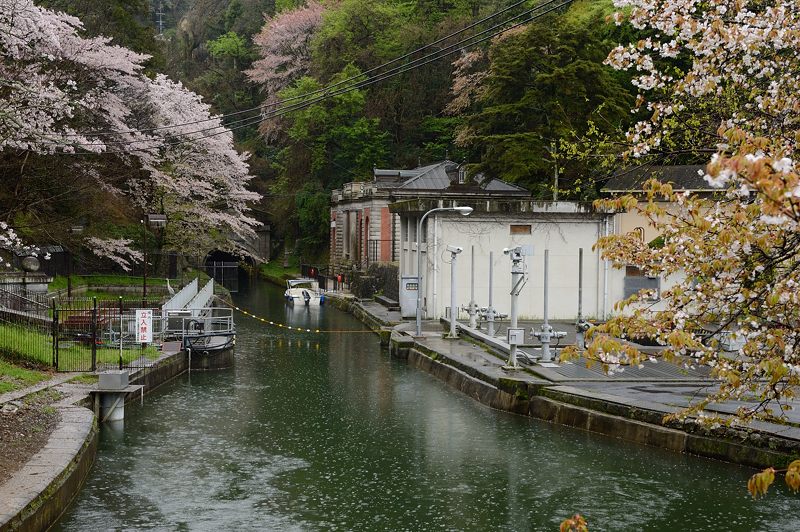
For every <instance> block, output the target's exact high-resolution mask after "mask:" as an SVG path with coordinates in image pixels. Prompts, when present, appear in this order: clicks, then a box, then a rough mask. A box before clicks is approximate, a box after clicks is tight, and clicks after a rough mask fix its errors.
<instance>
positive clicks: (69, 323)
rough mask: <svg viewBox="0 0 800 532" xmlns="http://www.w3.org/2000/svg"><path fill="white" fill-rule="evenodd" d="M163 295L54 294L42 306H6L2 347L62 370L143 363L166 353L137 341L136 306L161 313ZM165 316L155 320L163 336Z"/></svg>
mask: <svg viewBox="0 0 800 532" xmlns="http://www.w3.org/2000/svg"><path fill="white" fill-rule="evenodd" d="M159 305H160V300H159V299H146V300H142V298H141V297H135V298H122V297H120V298H116V299H108V300H103V299H100V300H98V299H97V298H53V299H52V300H51V305H50V306H49V307H46V308H45V309H42V308H37V309H36V310H37V311H36V312H29V311H22V310H16V309H12V308H2V309H0V351H2V352H3V353H4V354H6V355H8V356H11V357H15V358H22V359H29V360H32V361H34V362H37V363H39V364H43V365H48V366H52V367H53V368H55V369H56V370H57V371H95V370H98V369H111V368H120V369H121V368H124V367H128V368H134V367H143V366H145V365H147V364H148V363H149V362H151V361H153V360H155V359H156V358H158V356H159V355H160V352H159V350H158V347H157V346H156V345H154V344H152V343H151V344H141V343H137V342H136V334H135V333H136V317H135V309H151V310H153V311H154V314H156V313H158V315H160V308H159ZM160 323H161V321H160V320H158V319H154V320H153V334H154V335H155V336H156V337H157V336H158V334H159V333H160V332H161V331H159V324H160Z"/></svg>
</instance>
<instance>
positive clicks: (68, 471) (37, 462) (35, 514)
mask: <svg viewBox="0 0 800 532" xmlns="http://www.w3.org/2000/svg"><path fill="white" fill-rule="evenodd" d="M231 351H232V350H231ZM188 368H189V357H188V356H187V354H186V352H184V351H181V352H179V353H175V354H174V355H169V356H165V357H164V358H163V359H161V360H159V361H157V362H156V363H155V364H154V365H153V366H152V367H149V368H143V369H141V370H139V371H137V372H136V373H135V374H134V375H133V376H132V377H131V379H130V382H131V384H142V385H144V386H145V393H149V392H150V391H152V390H154V389H156V388H158V387H159V386H161V385H162V384H164V383H166V382H168V381H170V380H172V379H173V378H175V377H177V376H179V375H180V374H182V373H184V372H185V371H186V370H187V369H188ZM137 397H138V394H129V395H128V398H127V400H128V401H133V400H136V398H137ZM58 408H59V410H60V413H61V420H60V421H59V424H58V426H57V427H56V429H55V430H54V431H53V433H52V434H51V435H50V438H49V439H48V443H47V445H46V446H45V447H44V448H43V449H42V450H41V451H40V452H39V453H38V454H37V455H35V456H34V457H33V458H32V459H31V460H30V461H29V462H28V463H27V464H25V466H23V468H22V469H21V470H20V471H18V472H17V473H16V474H15V475H14V477H12V478H11V479H10V480H9V481H8V482H6V483H4V484H2V485H0V532H7V531H12V530H13V531H25V532H27V531H41V530H47V529H48V528H50V527H51V526H52V525H53V524H54V523H55V522H56V521H57V520H58V518H59V517H60V516H61V514H62V513H63V512H64V510H66V509H67V507H68V506H69V504H70V503H71V502H72V499H73V498H74V497H75V495H76V494H77V493H78V492H79V491H80V488H81V486H82V485H83V482H84V481H85V479H86V477H87V475H88V474H89V471H90V469H91V467H92V464H93V463H94V458H95V455H96V453H97V435H98V427H97V416H96V413H97V411H98V408H99V405H97V404H95V405H92V401H91V399H90V397H89V396H84V397H82V398H80V399H78V400H76V402H75V404H74V405H70V406H61V407H58ZM92 408H94V413H93V412H92Z"/></svg>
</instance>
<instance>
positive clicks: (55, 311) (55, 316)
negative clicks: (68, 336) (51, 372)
mask: <svg viewBox="0 0 800 532" xmlns="http://www.w3.org/2000/svg"><path fill="white" fill-rule="evenodd" d="M50 301H52V302H53V367H54V368H56V369H58V308H56V299H55V298H53V299H51V300H50Z"/></svg>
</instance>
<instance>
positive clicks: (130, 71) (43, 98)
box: [0, 0, 147, 153]
mask: <svg viewBox="0 0 800 532" xmlns="http://www.w3.org/2000/svg"><path fill="white" fill-rule="evenodd" d="M81 28H82V25H81V22H80V21H79V20H78V19H77V18H75V17H71V16H68V15H65V14H63V13H56V12H53V11H51V10H48V9H45V8H41V7H38V6H36V5H34V4H33V2H32V1H31V0H0V58H2V60H0V84H2V88H3V96H4V97H3V99H2V104H0V105H2V107H0V149H21V150H30V151H34V152H39V153H55V152H58V151H63V152H72V151H74V149H75V146H76V145H81V146H82V149H84V150H89V151H94V152H100V151H102V150H103V149H104V148H105V142H104V141H103V140H101V139H99V138H98V137H97V136H92V135H90V134H82V133H80V132H78V129H77V127H76V126H78V125H79V124H81V122H83V123H84V124H91V125H92V128H93V129H95V130H98V129H103V128H105V127H111V128H116V129H117V130H118V131H120V132H122V131H126V130H128V129H130V127H129V126H128V125H127V124H126V123H125V118H126V117H127V116H128V114H129V108H128V106H127V105H125V102H124V99H123V95H124V93H125V92H126V91H129V90H130V89H131V88H132V87H136V86H141V85H142V84H144V83H146V78H144V77H143V76H142V75H141V74H140V71H141V69H142V65H141V63H142V62H143V61H144V60H146V59H147V56H145V55H141V54H136V53H134V52H132V51H131V50H128V49H126V48H122V47H120V46H114V45H111V44H109V43H110V39H108V38H105V37H98V38H93V39H87V38H83V37H81V36H80V35H79V32H80V30H81ZM99 102H102V105H99ZM123 140H126V139H123Z"/></svg>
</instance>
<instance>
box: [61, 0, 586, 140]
mask: <svg viewBox="0 0 800 532" xmlns="http://www.w3.org/2000/svg"><path fill="white" fill-rule="evenodd" d="M556 1H557V0H548V1H547V2H545V3H543V4H541V5H539V6H537V7H536V8H534V9H531V10H528V11H526V12H524V13H522V14H520V15H517V16H514V17H511V18H510V19H508V20H506V21H504V22H503V23H500V24H497V25H495V26H493V27H492V28H491V30H484V31H483V32H480V33H479V34H476V35H474V36H471V37H468V38H466V39H462V40H461V41H459V42H457V43H455V44H453V45H450V46H448V47H446V48H444V49H442V50H438V51H436V52H433V53H430V54H428V55H426V56H423V57H421V58H418V59H416V60H414V61H412V62H410V63H407V64H405V65H403V66H401V67H395V68H393V69H391V70H389V71H387V72H384V73H382V74H380V75H378V76H376V77H373V78H368V79H366V80H363V81H360V82H358V83H356V84H354V85H350V86H348V87H345V88H341V89H338V90H336V91H333V92H325V93H324V94H322V95H320V96H317V97H315V98H311V99H307V100H304V101H301V102H299V103H295V104H292V105H288V106H284V107H278V108H277V109H275V110H273V111H271V112H269V113H267V114H262V115H259V116H256V117H248V118H244V119H240V120H238V121H235V122H233V123H230V124H227V125H225V124H220V125H218V126H214V127H211V128H205V129H199V130H195V131H189V132H185V133H179V134H177V135H179V136H187V137H188V135H194V134H197V133H205V132H210V131H215V130H218V129H220V128H222V131H216V132H214V133H209V134H207V135H201V136H199V137H190V138H186V139H183V140H176V141H173V142H168V143H163V142H159V141H158V140H156V139H143V140H134V141H117V142H109V143H90V144H86V143H84V144H80V143H74V144H66V143H58V142H53V143H51V144H50V145H52V146H71V147H77V148H81V147H84V148H85V147H88V146H109V145H113V146H128V145H133V144H141V143H147V142H157V143H158V144H156V145H154V146H150V147H144V148H141V149H136V150H129V151H126V152H122V151H116V152H112V151H110V150H107V151H105V152H103V153H135V152H144V151H146V150H149V149H152V148H161V147H170V146H177V145H180V144H184V143H191V142H196V141H199V140H203V139H207V138H211V137H215V136H217V135H222V134H225V133H229V132H232V131H235V130H238V129H242V128H245V127H250V126H252V125H255V124H257V123H259V122H261V121H263V120H268V119H271V118H277V117H280V116H283V115H285V114H288V113H291V112H294V111H298V110H302V109H305V108H308V107H310V106H311V105H314V104H316V103H318V102H321V101H323V100H326V99H329V98H332V97H335V96H339V95H342V94H346V93H349V92H352V91H354V90H358V89H361V88H364V87H368V86H370V85H373V84H375V83H378V82H380V81H384V80H386V79H390V78H392V77H395V76H397V75H400V74H403V73H405V72H408V71H411V70H414V69H416V68H419V67H422V66H425V65H427V64H429V63H432V62H433V61H438V60H439V59H443V58H445V57H447V56H450V55H452V54H454V53H456V52H458V51H460V50H462V49H463V48H465V47H469V46H475V45H477V44H480V43H483V42H485V41H487V40H490V39H492V38H493V37H495V36H497V35H499V34H501V33H504V32H506V31H509V30H512V29H514V28H517V27H519V26H522V25H524V24H527V23H529V22H532V21H534V20H537V19H539V18H541V17H543V16H545V15H547V14H549V13H551V12H552V11H555V10H557V9H560V8H562V7H564V6H566V5H568V4H570V3H571V2H572V0H565V1H563V2H562V3H560V4H558V5H555V6H553V7H550V8H549V9H547V10H545V11H543V12H541V13H536V14H535V15H532V16H531V17H530V18H529V19H526V20H524V21H521V22H518V23H516V24H513V25H511V26H509V27H503V28H502V29H500V30H499V31H493V30H497V29H498V28H500V27H501V26H504V25H505V24H506V23H507V22H508V21H511V20H515V19H517V18H519V17H521V16H525V15H527V14H530V13H531V12H532V11H535V10H536V9H539V8H541V7H543V6H546V5H549V4H553V3H555V2H556ZM490 31H491V33H489V35H486V36H484V37H482V38H480V39H477V40H474V39H475V37H478V36H481V35H484V34H485V33H487V32H490ZM470 41H472V42H470ZM357 77H363V75H360V76H357ZM322 90H323V89H320V90H318V91H313V92H311V93H307V94H303V95H299V96H297V97H293V98H291V100H295V99H299V98H306V97H307V96H308V95H311V94H314V93H319V92H320V91H322ZM324 90H326V91H327V89H324ZM287 101H288V100H287ZM209 120H219V117H214V118H212V119H209ZM181 125H185V124H175V125H172V126H169V127H179V126H181ZM232 126H233V127H232ZM134 131H146V130H134ZM64 155H99V154H97V153H95V152H88V151H87V152H81V153H64Z"/></svg>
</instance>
